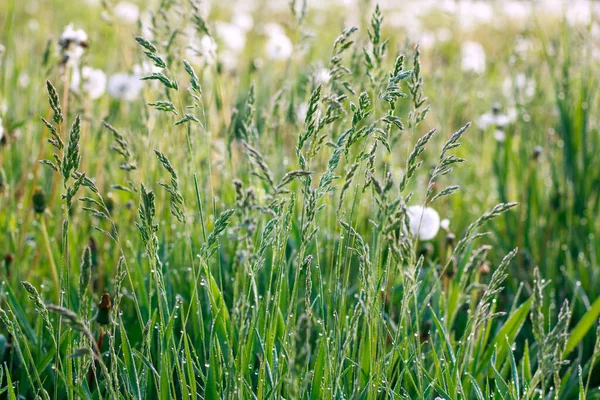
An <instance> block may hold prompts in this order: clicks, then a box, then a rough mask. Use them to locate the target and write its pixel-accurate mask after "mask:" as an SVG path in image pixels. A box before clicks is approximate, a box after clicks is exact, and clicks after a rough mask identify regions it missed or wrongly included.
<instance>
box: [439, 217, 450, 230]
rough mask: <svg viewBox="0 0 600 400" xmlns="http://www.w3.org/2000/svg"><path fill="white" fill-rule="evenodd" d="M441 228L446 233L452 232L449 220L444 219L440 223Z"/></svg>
mask: <svg viewBox="0 0 600 400" xmlns="http://www.w3.org/2000/svg"><path fill="white" fill-rule="evenodd" d="M440 227H441V228H442V229H443V230H445V231H446V232H449V231H450V220H449V219H448V218H444V219H443V220H441V221H440Z"/></svg>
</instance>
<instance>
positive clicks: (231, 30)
mask: <svg viewBox="0 0 600 400" xmlns="http://www.w3.org/2000/svg"><path fill="white" fill-rule="evenodd" d="M215 31H216V33H217V36H218V37H219V39H220V40H221V43H223V44H224V45H225V47H226V48H228V49H229V50H233V51H235V52H241V51H243V50H244V47H246V31H245V30H244V29H242V28H240V27H239V26H238V25H235V24H229V23H227V22H217V23H216V24H215Z"/></svg>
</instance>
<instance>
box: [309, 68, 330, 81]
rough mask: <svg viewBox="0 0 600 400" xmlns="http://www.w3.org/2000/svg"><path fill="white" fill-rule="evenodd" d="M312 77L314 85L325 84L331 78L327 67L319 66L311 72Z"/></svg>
mask: <svg viewBox="0 0 600 400" xmlns="http://www.w3.org/2000/svg"><path fill="white" fill-rule="evenodd" d="M313 79H314V81H315V84H316V85H325V84H326V83H328V82H329V80H330V79H331V74H330V73H329V70H328V69H327V68H323V67H321V68H319V69H317V70H316V71H315V73H314V74H313Z"/></svg>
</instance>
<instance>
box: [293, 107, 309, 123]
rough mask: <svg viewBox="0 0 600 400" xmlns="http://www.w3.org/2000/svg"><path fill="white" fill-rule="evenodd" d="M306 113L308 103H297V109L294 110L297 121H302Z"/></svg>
mask: <svg viewBox="0 0 600 400" xmlns="http://www.w3.org/2000/svg"><path fill="white" fill-rule="evenodd" d="M307 113H308V103H300V105H298V110H297V111H296V115H297V116H298V121H300V122H304V120H305V119H306V114H307Z"/></svg>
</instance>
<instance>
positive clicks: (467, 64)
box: [460, 41, 485, 75]
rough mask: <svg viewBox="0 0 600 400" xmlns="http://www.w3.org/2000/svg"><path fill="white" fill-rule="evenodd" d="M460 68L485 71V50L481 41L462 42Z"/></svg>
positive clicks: (479, 71) (480, 72)
mask: <svg viewBox="0 0 600 400" xmlns="http://www.w3.org/2000/svg"><path fill="white" fill-rule="evenodd" d="M460 54H461V68H462V70H463V72H471V73H474V74H478V75H480V74H483V73H484V72H485V50H484V49H483V46H482V45H481V43H478V42H472V41H467V42H464V43H463V44H462V47H461V50H460Z"/></svg>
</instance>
